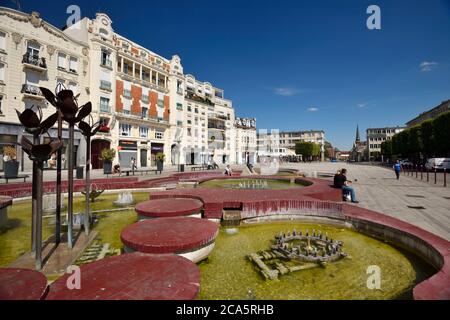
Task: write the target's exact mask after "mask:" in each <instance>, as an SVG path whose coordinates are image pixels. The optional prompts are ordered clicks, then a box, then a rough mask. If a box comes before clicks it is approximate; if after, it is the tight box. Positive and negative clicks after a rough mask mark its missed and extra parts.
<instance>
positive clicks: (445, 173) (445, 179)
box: [444, 168, 447, 187]
mask: <svg viewBox="0 0 450 320" xmlns="http://www.w3.org/2000/svg"><path fill="white" fill-rule="evenodd" d="M446 186H447V170H446V168H444V187H446Z"/></svg>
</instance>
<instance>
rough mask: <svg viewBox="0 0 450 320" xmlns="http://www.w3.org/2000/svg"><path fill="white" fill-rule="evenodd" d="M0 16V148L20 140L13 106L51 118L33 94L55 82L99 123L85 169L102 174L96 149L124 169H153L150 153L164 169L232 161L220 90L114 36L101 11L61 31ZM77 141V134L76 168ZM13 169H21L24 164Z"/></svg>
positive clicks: (0, 12)
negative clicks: (88, 105)
mask: <svg viewBox="0 0 450 320" xmlns="http://www.w3.org/2000/svg"><path fill="white" fill-rule="evenodd" d="M0 16H1V18H2V19H1V21H0V122H1V123H2V125H0V130H1V131H0V133H1V136H0V142H17V141H18V140H20V137H21V135H22V133H21V130H22V128H21V126H20V125H19V121H18V119H17V115H16V113H15V111H14V109H15V108H17V109H18V110H23V109H24V108H25V107H30V106H31V105H33V104H34V105H37V104H38V105H41V106H42V107H43V110H44V115H45V116H48V115H50V114H51V113H52V112H53V111H54V110H52V108H50V107H48V106H47V103H46V102H45V100H44V97H43V96H42V95H41V94H40V93H39V90H37V89H36V88H37V86H44V87H48V88H50V89H54V88H55V87H56V85H57V84H58V83H61V84H63V85H64V86H65V87H66V88H69V89H72V90H73V91H75V93H79V94H80V97H79V101H80V103H85V102H87V101H91V102H92V106H93V111H92V116H93V119H94V121H101V123H102V124H103V125H102V128H101V130H100V131H99V132H98V133H97V134H96V136H94V137H92V150H91V154H92V158H91V163H92V167H93V168H94V169H97V168H102V167H103V163H102V161H101V159H100V155H101V151H102V149H105V148H113V149H116V150H117V151H118V152H117V155H116V159H115V160H114V161H113V162H114V163H120V164H121V166H122V167H123V168H127V167H130V160H131V158H136V160H137V165H138V167H148V166H154V165H155V156H156V154H157V153H158V152H163V153H164V154H165V155H166V163H172V164H200V163H207V162H208V161H210V160H214V161H215V162H216V163H218V164H225V163H235V162H236V157H237V155H238V153H237V152H236V139H237V136H236V127H235V122H234V121H235V114H234V109H233V104H232V101H231V100H228V99H225V97H224V91H223V90H222V89H219V88H216V87H214V86H213V85H212V84H211V83H209V82H201V81H198V80H196V79H195V78H194V76H192V75H186V74H184V71H183V66H182V64H181V59H180V57H179V56H177V55H174V56H172V57H171V58H170V59H167V58H164V57H162V56H160V55H158V54H156V53H154V52H152V51H151V50H149V49H147V48H144V47H143V46H141V45H139V44H137V43H135V42H133V41H132V40H129V39H127V38H125V37H123V36H121V35H120V34H119V33H117V32H116V31H115V30H114V29H113V22H112V21H111V19H110V18H109V17H108V16H107V15H106V14H103V13H98V14H96V16H95V18H94V19H90V18H87V17H85V18H83V19H81V20H80V21H78V22H77V23H76V24H74V25H71V26H68V27H67V28H65V29H64V31H61V30H59V29H57V28H55V27H53V26H51V25H50V24H48V23H46V22H44V21H43V20H42V19H41V18H40V17H39V14H38V13H32V14H31V15H28V14H25V13H22V12H18V11H15V10H11V9H6V8H0ZM27 52H28V55H26V54H27ZM5 106H8V107H7V108H6V107H5ZM239 134H240V133H239ZM64 135H65V136H67V134H66V132H65V133H64ZM240 138H241V136H239V139H240ZM255 140H256V139H253V140H252V141H255ZM83 143H84V138H83V137H82V136H81V134H80V133H79V132H78V133H77V134H76V141H75V145H76V149H77V150H76V152H77V157H78V162H79V163H80V164H84V161H85V159H84V149H85V147H83V145H82V144H83ZM255 143H256V142H255ZM0 151H1V150H0ZM241 152H242V151H241ZM241 157H242V155H241ZM22 158H23V155H19V160H21V159H22ZM1 165H2V164H1V163H0V168H1ZM22 167H23V168H24V170H29V169H30V164H26V162H25V164H24V165H22Z"/></svg>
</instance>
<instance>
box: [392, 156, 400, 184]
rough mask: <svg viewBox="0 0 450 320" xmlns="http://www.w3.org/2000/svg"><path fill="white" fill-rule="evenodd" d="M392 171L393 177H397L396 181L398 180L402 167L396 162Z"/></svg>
mask: <svg viewBox="0 0 450 320" xmlns="http://www.w3.org/2000/svg"><path fill="white" fill-rule="evenodd" d="M393 168H394V171H395V175H396V176H397V180H398V179H400V171H402V166H401V164H400V162H399V161H398V160H397V162H396V163H395V164H394V167H393Z"/></svg>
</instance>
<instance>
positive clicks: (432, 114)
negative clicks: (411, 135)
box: [406, 100, 450, 128]
mask: <svg viewBox="0 0 450 320" xmlns="http://www.w3.org/2000/svg"><path fill="white" fill-rule="evenodd" d="M447 111H450V100H446V101H443V102H441V104H439V105H438V106H436V107H434V108H432V109H430V110H428V111H425V112H423V113H421V114H420V115H418V116H417V117H415V118H414V119H412V120H410V121H408V122H407V123H406V126H407V127H408V128H410V127H413V126H415V125H418V124H421V123H422V122H424V121H425V120H429V119H434V118H436V117H437V116H438V115H440V114H442V113H444V112H447Z"/></svg>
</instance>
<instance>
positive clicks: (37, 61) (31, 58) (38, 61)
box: [22, 53, 47, 69]
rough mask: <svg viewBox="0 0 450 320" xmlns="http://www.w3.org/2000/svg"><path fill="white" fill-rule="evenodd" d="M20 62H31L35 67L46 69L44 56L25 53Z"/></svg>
mask: <svg viewBox="0 0 450 320" xmlns="http://www.w3.org/2000/svg"><path fill="white" fill-rule="evenodd" d="M22 63H26V64H31V65H33V66H36V67H40V68H43V69H47V63H46V61H45V58H40V57H39V56H38V55H31V54H28V53H25V54H24V55H23V57H22Z"/></svg>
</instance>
